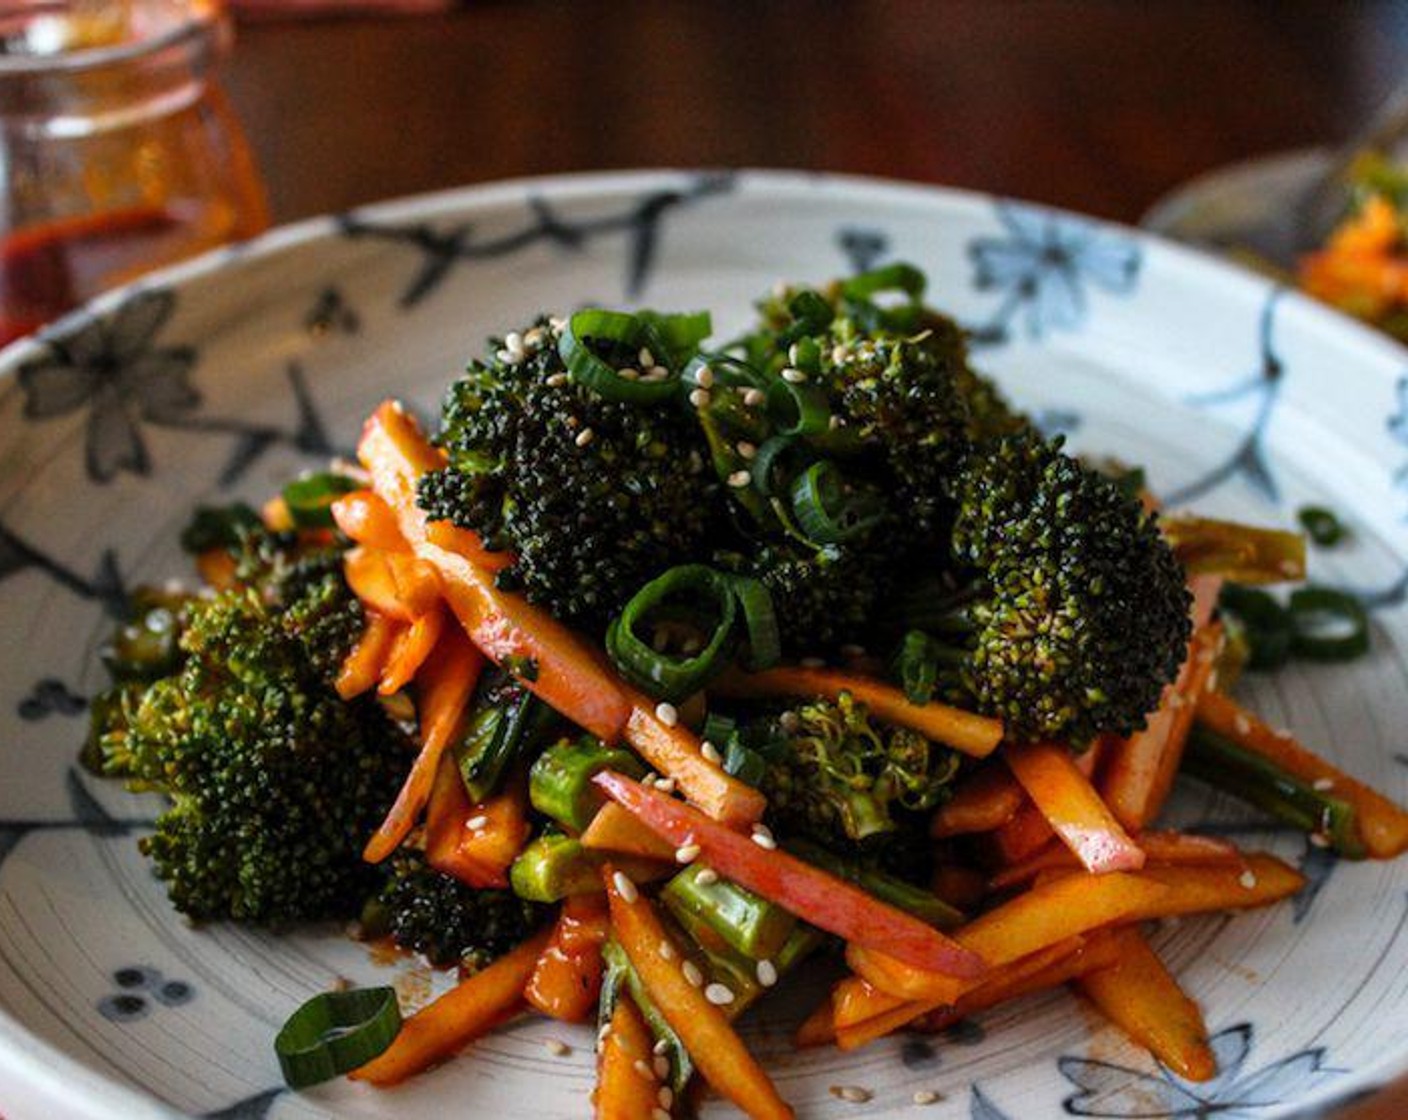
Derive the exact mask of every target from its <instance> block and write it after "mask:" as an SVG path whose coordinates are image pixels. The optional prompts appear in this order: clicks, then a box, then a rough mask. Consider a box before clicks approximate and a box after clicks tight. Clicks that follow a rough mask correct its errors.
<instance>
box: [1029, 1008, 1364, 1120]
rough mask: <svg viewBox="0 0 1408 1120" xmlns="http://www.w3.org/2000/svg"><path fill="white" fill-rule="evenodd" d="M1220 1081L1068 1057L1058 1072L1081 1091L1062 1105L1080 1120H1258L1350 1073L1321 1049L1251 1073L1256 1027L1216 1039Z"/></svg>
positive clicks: (1239, 1026)
mask: <svg viewBox="0 0 1408 1120" xmlns="http://www.w3.org/2000/svg"><path fill="white" fill-rule="evenodd" d="M1211 1043H1212V1050H1213V1054H1214V1056H1215V1057H1216V1059H1217V1068H1218V1073H1217V1076H1216V1077H1214V1078H1213V1079H1212V1080H1211V1081H1203V1082H1193V1081H1184V1080H1183V1079H1182V1078H1180V1077H1177V1076H1175V1075H1174V1074H1172V1073H1170V1072H1169V1071H1168V1070H1167V1069H1165V1068H1164V1067H1163V1066H1160V1067H1159V1069H1158V1072H1157V1074H1150V1073H1144V1072H1141V1071H1140V1070H1135V1069H1128V1068H1126V1067H1124V1066H1121V1065H1115V1064H1113V1063H1111V1062H1099V1061H1093V1060H1091V1059H1088V1058H1072V1057H1065V1058H1061V1059H1060V1060H1059V1061H1058V1062H1057V1068H1058V1069H1060V1071H1061V1074H1062V1076H1063V1077H1065V1079H1066V1080H1067V1081H1069V1082H1070V1083H1071V1084H1072V1085H1073V1086H1075V1088H1076V1090H1077V1091H1076V1092H1075V1093H1073V1094H1071V1095H1070V1096H1069V1097H1067V1098H1066V1099H1065V1100H1064V1101H1063V1102H1062V1104H1063V1105H1064V1107H1065V1109H1066V1112H1067V1113H1069V1114H1070V1115H1072V1116H1093V1117H1101V1118H1104V1120H1136V1118H1138V1120H1209V1118H1210V1117H1214V1116H1216V1117H1220V1118H1222V1120H1257V1117H1258V1116H1260V1115H1261V1112H1260V1110H1261V1109H1265V1108H1272V1107H1274V1106H1278V1105H1284V1104H1287V1103H1293V1102H1297V1101H1302V1100H1304V1099H1305V1098H1306V1097H1308V1096H1310V1095H1312V1094H1314V1093H1315V1092H1317V1091H1318V1090H1319V1089H1320V1088H1321V1087H1322V1086H1323V1085H1324V1084H1325V1083H1326V1082H1328V1081H1330V1080H1332V1079H1333V1078H1335V1077H1337V1076H1339V1075H1340V1074H1341V1073H1343V1072H1344V1071H1343V1070H1337V1069H1333V1068H1329V1067H1326V1066H1325V1065H1324V1060H1325V1050H1324V1048H1323V1047H1315V1048H1313V1049H1309V1050H1302V1051H1300V1053H1298V1054H1293V1055H1291V1057H1289V1058H1283V1059H1281V1060H1280V1061H1277V1062H1272V1063H1271V1064H1270V1065H1266V1066H1262V1067H1260V1068H1259V1069H1251V1070H1247V1069H1246V1068H1244V1067H1245V1066H1246V1064H1247V1057H1248V1056H1249V1054H1250V1053H1251V1048H1252V1026H1251V1024H1250V1023H1239V1024H1237V1025H1236V1026H1233V1027H1228V1028H1227V1029H1226V1030H1223V1031H1219V1032H1218V1033H1217V1034H1215V1035H1213V1037H1212V1039H1211Z"/></svg>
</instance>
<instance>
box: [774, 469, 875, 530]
mask: <svg viewBox="0 0 1408 1120" xmlns="http://www.w3.org/2000/svg"><path fill="white" fill-rule="evenodd" d="M792 511H793V513H795V514H796V515H797V524H798V525H799V526H800V527H801V529H802V532H804V533H805V534H806V535H807V536H808V537H809V538H810V539H811V540H812V541H814V542H816V543H817V544H841V543H843V542H844V541H848V540H850V539H851V538H852V537H855V536H858V535H860V534H861V533H865V532H868V531H869V530H870V529H873V528H874V527H875V526H876V524H878V523H879V521H880V518H881V516H882V515H883V512H884V507H883V506H882V504H881V503H880V501H879V500H878V498H877V497H876V495H875V494H874V493H873V492H871V491H869V490H863V489H858V488H855V487H852V486H851V485H850V484H849V483H847V482H846V480H845V478H844V477H842V475H841V472H840V470H839V469H838V468H837V466H836V464H835V463H831V462H828V461H827V460H824V459H823V460H822V461H821V462H819V463H813V464H812V465H811V466H810V467H808V468H807V469H806V470H805V471H803V472H802V473H801V475H799V476H798V478H797V480H796V481H795V482H793V483H792Z"/></svg>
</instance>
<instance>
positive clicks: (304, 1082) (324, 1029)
mask: <svg viewBox="0 0 1408 1120" xmlns="http://www.w3.org/2000/svg"><path fill="white" fill-rule="evenodd" d="M400 1030H401V1009H400V1007H399V1006H398V1005H397V1003H396V990H395V989H394V988H353V989H350V990H348V991H345V992H321V993H319V994H318V995H316V996H314V997H313V998H312V999H310V1000H308V1002H306V1003H305V1004H303V1006H302V1007H300V1008H299V1009H298V1010H297V1011H295V1012H294V1013H293V1014H292V1015H290V1016H289V1018H288V1021H287V1022H286V1023H284V1025H283V1029H282V1030H280V1031H279V1033H278V1035H277V1037H275V1039H274V1052H275V1053H276V1054H278V1056H279V1066H280V1068H282V1070H283V1073H284V1080H285V1081H286V1082H288V1086H289V1088H291V1089H305V1088H307V1087H308V1086H310V1085H317V1084H319V1083H320V1082H323V1081H328V1080H331V1079H332V1078H334V1077H337V1076H339V1075H341V1074H344V1073H350V1072H351V1071H352V1070H354V1069H356V1068H357V1067H358V1066H363V1065H366V1064H367V1062H369V1061H371V1060H372V1059H373V1058H375V1057H376V1056H377V1055H378V1054H380V1053H382V1052H383V1051H384V1050H385V1049H386V1048H387V1047H388V1046H390V1045H391V1043H392V1042H393V1041H395V1039H396V1035H397V1034H398V1033H399V1032H400Z"/></svg>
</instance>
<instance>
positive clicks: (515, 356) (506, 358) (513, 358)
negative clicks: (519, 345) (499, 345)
mask: <svg viewBox="0 0 1408 1120" xmlns="http://www.w3.org/2000/svg"><path fill="white" fill-rule="evenodd" d="M494 356H495V357H496V358H498V359H499V361H501V362H503V363H504V365H506V366H516V365H517V364H518V363H519V362H521V361H522V360H523V351H522V350H519V351H518V352H517V353H515V352H514V351H512V350H509V349H507V348H505V349H503V350H500V351H499V352H498V353H497V354H495V355H494Z"/></svg>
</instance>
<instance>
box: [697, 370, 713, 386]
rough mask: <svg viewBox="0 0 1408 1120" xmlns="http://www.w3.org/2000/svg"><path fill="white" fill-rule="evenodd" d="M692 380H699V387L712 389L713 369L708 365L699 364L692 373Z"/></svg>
mask: <svg viewBox="0 0 1408 1120" xmlns="http://www.w3.org/2000/svg"><path fill="white" fill-rule="evenodd" d="M694 380H695V381H697V382H699V387H700V388H701V389H712V388H713V387H714V371H713V370H711V369H710V368H709V367H708V366H700V367H699V368H698V369H697V370H696V371H695V373H694Z"/></svg>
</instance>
